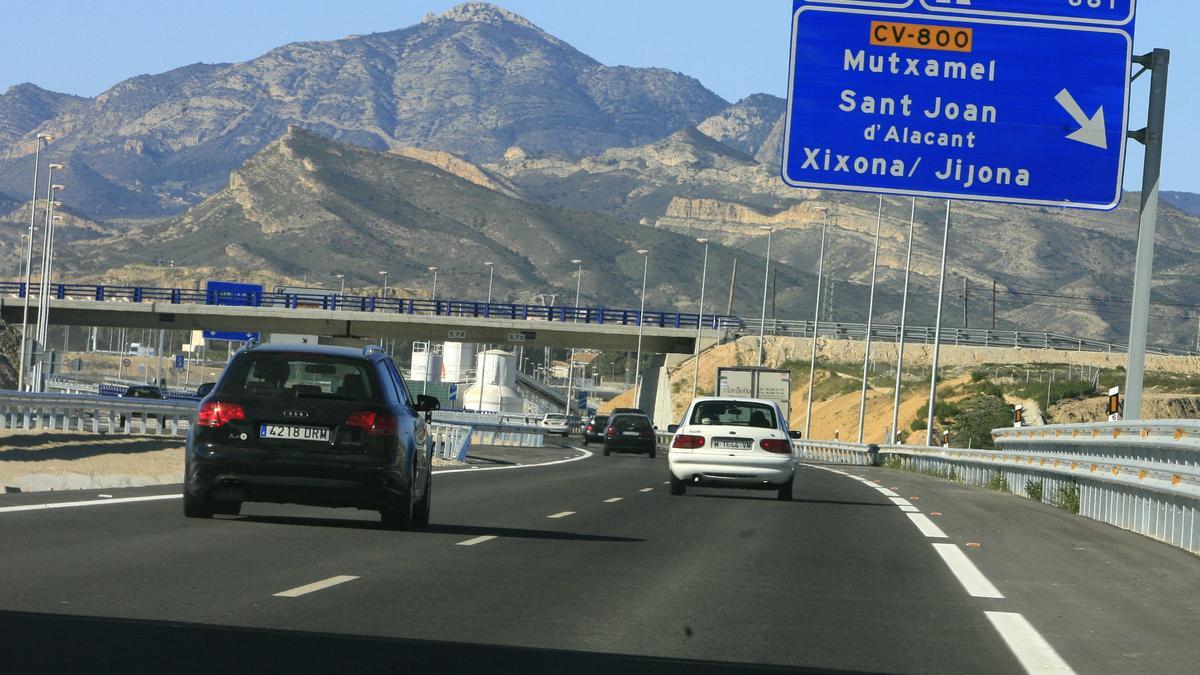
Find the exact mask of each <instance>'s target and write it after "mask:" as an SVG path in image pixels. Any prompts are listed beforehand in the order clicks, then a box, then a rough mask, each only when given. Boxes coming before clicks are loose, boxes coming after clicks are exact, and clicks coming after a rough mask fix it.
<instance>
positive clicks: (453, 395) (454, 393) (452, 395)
mask: <svg viewBox="0 0 1200 675" xmlns="http://www.w3.org/2000/svg"><path fill="white" fill-rule="evenodd" d="M449 390H450V392H449V394H448V395H447V398H449V399H450V400H451V401H457V400H458V385H457V384H454V383H451V384H450V387H449Z"/></svg>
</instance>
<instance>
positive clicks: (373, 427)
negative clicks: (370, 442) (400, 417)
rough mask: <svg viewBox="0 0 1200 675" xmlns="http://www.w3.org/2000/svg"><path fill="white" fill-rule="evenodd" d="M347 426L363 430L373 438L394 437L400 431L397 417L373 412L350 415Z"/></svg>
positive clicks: (363, 411)
mask: <svg viewBox="0 0 1200 675" xmlns="http://www.w3.org/2000/svg"><path fill="white" fill-rule="evenodd" d="M346 426H348V427H353V428H355V429H362V430H363V431H365V432H367V434H368V435H371V436H393V435H395V434H396V432H397V431H399V429H400V425H399V423H398V422H397V421H396V416H395V415H392V414H391V413H383V412H374V411H371V410H360V411H358V412H355V413H350V416H349V417H347V418H346Z"/></svg>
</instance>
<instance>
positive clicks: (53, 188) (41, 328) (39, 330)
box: [30, 164, 66, 392]
mask: <svg viewBox="0 0 1200 675" xmlns="http://www.w3.org/2000/svg"><path fill="white" fill-rule="evenodd" d="M65 168H66V167H65V166H64V165H62V164H51V165H50V171H49V172H48V173H47V176H46V223H45V225H44V226H43V231H44V239H43V240H42V265H41V280H40V283H39V284H38V288H39V297H38V317H37V327H36V329H35V331H34V337H33V339H34V342H35V344H34V346H33V348H34V349H36V350H38V353H40V354H42V355H43V358H44V354H45V351H46V348H45V341H46V338H45V330H46V326H47V325H48V322H47V321H46V318H47V317H46V314H47V313H48V312H49V306H50V302H49V298H47V297H46V295H47V294H48V293H49V292H50V280H49V275H50V270H49V265H50V247H51V245H52V243H53V241H54V232H53V227H54V224H53V223H54V207H55V206H61V204H60V203H59V202H56V201H55V200H54V193H55V192H57V191H58V190H61V189H63V186H62V185H57V184H55V182H54V170H55V169H65ZM33 373H34V378H35V379H34V381H33V382H31V383H30V391H39V392H40V391H41V390H42V379H41V377H42V364H41V359H38V361H37V363H35V364H34V366H33Z"/></svg>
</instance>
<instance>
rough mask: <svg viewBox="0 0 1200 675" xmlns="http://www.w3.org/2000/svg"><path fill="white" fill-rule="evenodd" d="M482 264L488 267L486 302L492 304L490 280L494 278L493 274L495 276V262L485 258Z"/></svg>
mask: <svg viewBox="0 0 1200 675" xmlns="http://www.w3.org/2000/svg"><path fill="white" fill-rule="evenodd" d="M483 264H484V265H486V266H487V268H488V294H487V304H489V305H490V304H492V280H493V279H494V278H495V276H496V263H494V262H492V261H491V260H485V261H484V262H483Z"/></svg>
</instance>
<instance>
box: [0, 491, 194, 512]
mask: <svg viewBox="0 0 1200 675" xmlns="http://www.w3.org/2000/svg"><path fill="white" fill-rule="evenodd" d="M182 498H183V493H182V492H180V493H177V494H173V495H146V496H144V497H119V498H116V499H112V498H108V499H88V500H86V501H80V502H50V503H48V504H22V505H21V506H3V507H0V513H15V512H17V511H41V510H43V509H69V508H73V507H77V506H102V505H108V504H128V503H130V502H154V501H161V500H164V499H182Z"/></svg>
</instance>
